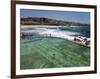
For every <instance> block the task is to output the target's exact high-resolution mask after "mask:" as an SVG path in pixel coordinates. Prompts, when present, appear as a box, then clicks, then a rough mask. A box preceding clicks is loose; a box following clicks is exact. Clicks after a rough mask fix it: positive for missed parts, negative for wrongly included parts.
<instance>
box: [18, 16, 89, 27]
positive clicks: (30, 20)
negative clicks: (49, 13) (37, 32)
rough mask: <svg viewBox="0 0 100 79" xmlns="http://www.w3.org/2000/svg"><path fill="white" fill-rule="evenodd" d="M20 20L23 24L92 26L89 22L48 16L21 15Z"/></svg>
mask: <svg viewBox="0 0 100 79" xmlns="http://www.w3.org/2000/svg"><path fill="white" fill-rule="evenodd" d="M20 21H21V22H20V24H21V25H51V26H54V25H56V26H90V24H87V23H80V22H70V21H63V20H56V19H50V18H46V17H21V18H20Z"/></svg>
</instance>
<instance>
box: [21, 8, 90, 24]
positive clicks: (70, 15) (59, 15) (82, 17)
mask: <svg viewBox="0 0 100 79" xmlns="http://www.w3.org/2000/svg"><path fill="white" fill-rule="evenodd" d="M20 16H21V17H46V18H51V19H57V20H64V21H72V22H80V23H88V24H89V23H90V13H89V12H75V11H55V10H54V11H53V10H36V9H21V10H20Z"/></svg>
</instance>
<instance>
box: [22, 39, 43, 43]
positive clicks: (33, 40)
mask: <svg viewBox="0 0 100 79" xmlns="http://www.w3.org/2000/svg"><path fill="white" fill-rule="evenodd" d="M39 40H42V38H36V39H32V40H29V41H25V42H24V43H31V42H35V41H39Z"/></svg>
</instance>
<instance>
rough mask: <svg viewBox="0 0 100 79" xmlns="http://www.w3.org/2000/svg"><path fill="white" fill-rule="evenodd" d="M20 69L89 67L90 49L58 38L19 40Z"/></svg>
mask: <svg viewBox="0 0 100 79" xmlns="http://www.w3.org/2000/svg"><path fill="white" fill-rule="evenodd" d="M20 55H21V56H20V58H21V60H20V68H21V69H38V68H60V67H79V66H89V65H90V48H88V47H84V46H82V45H79V44H75V43H73V42H71V41H68V40H64V39H59V38H41V39H40V38H35V39H34V40H32V41H28V40H21V54H20Z"/></svg>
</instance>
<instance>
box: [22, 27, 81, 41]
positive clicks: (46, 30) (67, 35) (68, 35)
mask: <svg viewBox="0 0 100 79" xmlns="http://www.w3.org/2000/svg"><path fill="white" fill-rule="evenodd" d="M51 27H55V28H56V27H62V26H40V25H35V26H30V25H29V26H21V28H23V29H25V28H26V29H27V28H35V29H33V30H25V31H21V32H35V33H38V34H41V35H51V36H52V37H59V38H64V39H68V40H73V39H74V35H80V33H77V32H72V31H61V30H59V29H58V28H57V29H50V28H51Z"/></svg>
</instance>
